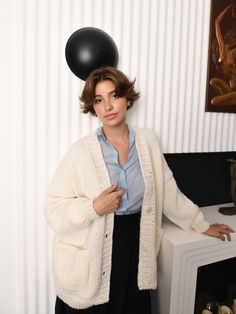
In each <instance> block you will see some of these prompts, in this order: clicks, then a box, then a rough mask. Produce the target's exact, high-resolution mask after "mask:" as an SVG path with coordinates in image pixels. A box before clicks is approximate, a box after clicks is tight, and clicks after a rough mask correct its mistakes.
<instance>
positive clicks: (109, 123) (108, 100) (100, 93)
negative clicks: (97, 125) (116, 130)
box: [93, 80, 128, 127]
mask: <svg viewBox="0 0 236 314" xmlns="http://www.w3.org/2000/svg"><path fill="white" fill-rule="evenodd" d="M127 106H128V101H127V99H126V98H125V97H118V96H117V95H116V91H115V85H114V83H113V82H112V81H110V80H105V81H101V82H99V83H98V84H97V85H96V87H95V97H94V105H93V107H94V110H95V112H96V115H97V117H98V118H99V119H100V120H101V121H102V123H103V126H105V127H117V126H120V125H122V124H125V123H126V122H125V121H126V112H127Z"/></svg>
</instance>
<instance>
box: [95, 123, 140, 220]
mask: <svg viewBox="0 0 236 314" xmlns="http://www.w3.org/2000/svg"><path fill="white" fill-rule="evenodd" d="M97 137H98V140H99V143H100V145H101V149H102V154H103V158H104V160H105V163H106V166H107V169H108V172H109V176H110V180H111V182H112V183H117V184H118V187H119V188H121V189H122V190H123V191H124V194H123V195H122V197H121V202H120V206H119V207H118V209H117V211H116V215H129V214H133V213H137V212H139V211H140V210H141V207H142V202H143V196H144V188H145V185H144V180H143V175H142V171H141V167H140V163H139V158H138V152H137V149H136V145H135V134H134V131H133V130H132V129H131V128H129V154H128V158H127V160H126V162H125V164H124V165H123V166H121V165H120V164H119V161H118V151H117V150H116V149H115V147H114V146H113V145H112V144H111V143H110V142H109V141H108V140H107V139H106V137H105V135H104V133H103V129H102V128H100V129H98V130H97Z"/></svg>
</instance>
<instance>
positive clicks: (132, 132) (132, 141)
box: [96, 125, 135, 147]
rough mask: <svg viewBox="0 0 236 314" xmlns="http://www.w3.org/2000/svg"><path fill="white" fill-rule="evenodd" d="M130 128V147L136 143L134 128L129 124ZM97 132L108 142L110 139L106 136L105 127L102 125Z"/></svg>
mask: <svg viewBox="0 0 236 314" xmlns="http://www.w3.org/2000/svg"><path fill="white" fill-rule="evenodd" d="M127 126H128V125H127ZM128 129H129V144H130V147H131V145H132V144H133V143H134V139H135V133H134V130H133V129H132V128H130V127H129V126H128ZM96 134H97V136H101V137H102V138H103V140H104V142H106V143H107V142H108V140H107V139H106V136H105V134H104V132H103V128H102V127H100V128H98V129H97V132H96Z"/></svg>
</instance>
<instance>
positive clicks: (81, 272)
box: [53, 240, 89, 291]
mask: <svg viewBox="0 0 236 314" xmlns="http://www.w3.org/2000/svg"><path fill="white" fill-rule="evenodd" d="M88 268H89V251H88V250H87V249H81V248H79V247H77V246H75V245H73V244H68V243H65V242H63V241H62V240H57V241H56V242H55V243H54V254H53V269H54V275H55V279H56V281H57V283H58V284H59V285H60V286H61V287H62V288H64V289H67V290H70V289H73V290H74V288H76V287H77V288H79V287H81V288H83V289H84V287H86V284H87V282H88ZM83 289H82V291H83Z"/></svg>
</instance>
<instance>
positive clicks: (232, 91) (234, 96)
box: [205, 0, 236, 113]
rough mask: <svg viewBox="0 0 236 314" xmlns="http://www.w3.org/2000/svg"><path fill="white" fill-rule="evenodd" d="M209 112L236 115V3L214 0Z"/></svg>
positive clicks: (209, 76) (211, 26)
mask: <svg viewBox="0 0 236 314" xmlns="http://www.w3.org/2000/svg"><path fill="white" fill-rule="evenodd" d="M205 111H211V112H229V113H236V0H211V16H210V33H209V49H208V73H207V86H206V106H205Z"/></svg>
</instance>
